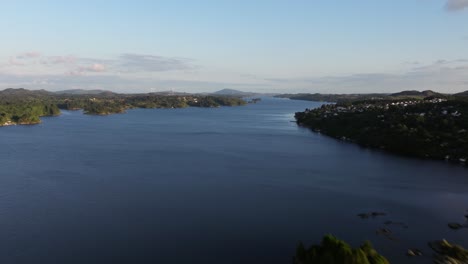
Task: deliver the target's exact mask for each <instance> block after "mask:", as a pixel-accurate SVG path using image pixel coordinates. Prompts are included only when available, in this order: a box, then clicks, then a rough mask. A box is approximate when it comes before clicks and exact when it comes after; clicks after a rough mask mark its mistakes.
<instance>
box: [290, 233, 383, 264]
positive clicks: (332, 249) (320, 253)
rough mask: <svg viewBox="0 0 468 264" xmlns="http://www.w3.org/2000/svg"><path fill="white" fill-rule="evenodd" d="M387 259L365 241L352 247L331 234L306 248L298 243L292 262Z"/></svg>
mask: <svg viewBox="0 0 468 264" xmlns="http://www.w3.org/2000/svg"><path fill="white" fill-rule="evenodd" d="M388 263H389V262H388V260H387V259H386V258H384V257H383V256H381V255H379V253H377V251H376V250H375V249H374V248H373V247H372V245H371V243H370V242H368V241H366V242H365V243H364V244H363V245H362V246H361V247H359V248H352V247H351V246H350V245H349V244H347V243H346V242H344V241H342V240H339V239H337V238H336V237H334V236H332V235H326V236H325V237H324V238H323V240H322V243H321V244H320V245H313V246H312V247H310V248H309V249H306V248H305V247H304V245H303V244H302V243H299V245H298V246H297V249H296V256H295V257H294V264H388Z"/></svg>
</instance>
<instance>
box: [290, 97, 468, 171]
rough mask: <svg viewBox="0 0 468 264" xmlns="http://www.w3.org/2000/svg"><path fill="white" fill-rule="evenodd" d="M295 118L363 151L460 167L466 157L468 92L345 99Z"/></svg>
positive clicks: (298, 113)
mask: <svg viewBox="0 0 468 264" xmlns="http://www.w3.org/2000/svg"><path fill="white" fill-rule="evenodd" d="M425 95H430V96H427V97H424V96H425ZM336 99H338V98H336ZM295 118H296V120H297V123H298V124H299V125H302V126H305V127H309V128H311V129H312V130H313V131H315V132H320V133H323V134H325V135H328V136H331V137H334V138H337V139H341V140H345V141H349V142H354V143H357V144H359V145H362V146H365V147H371V148H378V149H383V150H386V151H389V152H393V153H397V154H402V155H407V156H414V157H420V158H428V159H438V160H449V161H454V162H460V163H466V159H467V158H468V96H466V93H461V94H456V95H441V94H436V93H433V92H431V93H429V92H427V91H426V92H421V93H413V92H412V93H409V92H402V93H398V94H391V95H385V96H382V97H379V98H368V97H365V98H359V97H357V98H355V99H349V98H341V99H339V100H337V103H335V104H324V105H322V107H320V108H316V109H306V110H305V111H303V112H297V113H296V114H295Z"/></svg>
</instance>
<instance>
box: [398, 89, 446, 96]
mask: <svg viewBox="0 0 468 264" xmlns="http://www.w3.org/2000/svg"><path fill="white" fill-rule="evenodd" d="M390 96H394V97H429V96H437V97H444V95H443V94H440V93H436V92H434V91H431V90H426V91H422V92H420V91H416V90H410V91H402V92H399V93H394V94H391V95H390Z"/></svg>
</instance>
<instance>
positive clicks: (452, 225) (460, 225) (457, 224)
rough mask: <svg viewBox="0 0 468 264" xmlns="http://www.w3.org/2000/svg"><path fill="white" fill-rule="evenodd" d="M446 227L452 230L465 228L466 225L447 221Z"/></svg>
mask: <svg viewBox="0 0 468 264" xmlns="http://www.w3.org/2000/svg"><path fill="white" fill-rule="evenodd" d="M448 227H450V228H451V229H453V230H458V229H462V228H465V227H466V225H462V224H459V223H449V224H448Z"/></svg>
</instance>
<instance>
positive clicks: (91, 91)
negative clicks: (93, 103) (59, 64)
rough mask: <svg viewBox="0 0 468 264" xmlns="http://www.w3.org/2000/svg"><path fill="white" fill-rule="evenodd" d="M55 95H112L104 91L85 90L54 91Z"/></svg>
mask: <svg viewBox="0 0 468 264" xmlns="http://www.w3.org/2000/svg"><path fill="white" fill-rule="evenodd" d="M54 93H56V94H72V95H83V94H91V95H92V94H114V93H113V92H111V91H106V90H85V89H71V90H63V91H56V92H54Z"/></svg>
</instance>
